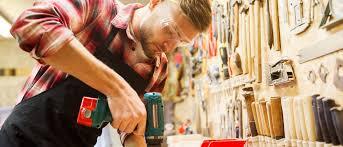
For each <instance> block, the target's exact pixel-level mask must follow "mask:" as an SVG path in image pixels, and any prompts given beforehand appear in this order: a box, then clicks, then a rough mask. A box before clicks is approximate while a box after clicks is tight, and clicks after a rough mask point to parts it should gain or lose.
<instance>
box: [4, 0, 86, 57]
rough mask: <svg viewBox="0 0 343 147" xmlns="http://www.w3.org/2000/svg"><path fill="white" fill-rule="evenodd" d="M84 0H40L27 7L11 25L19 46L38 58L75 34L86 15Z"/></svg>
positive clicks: (80, 27)
mask: <svg viewBox="0 0 343 147" xmlns="http://www.w3.org/2000/svg"><path fill="white" fill-rule="evenodd" d="M86 5H87V4H86V2H85V0H40V1H36V2H35V3H34V4H33V7H31V8H29V9H26V10H25V11H24V12H23V13H22V14H21V15H20V16H19V17H18V18H17V20H16V21H15V23H14V24H13V26H12V28H11V34H12V36H13V37H14V38H15V39H16V40H17V41H18V42H19V46H20V48H21V49H23V50H24V51H26V52H29V53H30V55H31V56H32V57H33V58H35V59H37V60H38V61H40V62H41V60H40V59H41V58H42V57H46V56H49V55H52V54H54V53H55V52H56V51H58V50H59V49H60V48H61V47H63V46H64V45H65V44H66V43H68V42H69V41H71V40H72V39H74V38H75V36H74V33H75V32H78V31H80V30H81V29H82V28H83V27H84V25H85V21H86V20H87V18H86V16H89V14H87V13H89V12H87V11H86V10H87V8H86Z"/></svg>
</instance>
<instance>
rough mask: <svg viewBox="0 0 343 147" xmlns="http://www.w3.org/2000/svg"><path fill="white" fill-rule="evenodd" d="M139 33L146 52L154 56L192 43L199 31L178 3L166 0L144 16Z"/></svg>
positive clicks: (149, 55)
mask: <svg viewBox="0 0 343 147" xmlns="http://www.w3.org/2000/svg"><path fill="white" fill-rule="evenodd" d="M139 33H140V36H141V39H140V42H141V44H142V47H143V50H144V52H145V54H146V55H147V56H148V57H154V56H155V55H156V54H158V53H160V52H165V53H168V52H170V51H172V50H173V49H175V48H176V47H178V46H182V45H185V44H187V43H188V44H191V43H192V40H193V38H195V37H196V36H197V34H198V33H199V31H198V30H197V29H196V28H195V27H194V26H193V25H192V24H191V22H190V20H189V18H187V16H186V15H184V14H183V12H182V10H181V9H180V7H179V5H178V4H176V3H174V2H170V1H168V0H166V1H164V2H161V3H160V4H158V5H156V6H155V8H154V9H152V12H151V15H149V16H147V17H146V18H142V22H141V25H140V29H139Z"/></svg>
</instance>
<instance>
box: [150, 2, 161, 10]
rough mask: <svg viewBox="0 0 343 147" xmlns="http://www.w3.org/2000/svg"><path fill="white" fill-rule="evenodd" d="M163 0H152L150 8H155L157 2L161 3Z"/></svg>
mask: <svg viewBox="0 0 343 147" xmlns="http://www.w3.org/2000/svg"><path fill="white" fill-rule="evenodd" d="M162 1H163V0H150V3H149V8H150V9H154V8H155V7H156V5H157V4H159V3H160V2H162Z"/></svg>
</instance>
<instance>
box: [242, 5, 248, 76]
mask: <svg viewBox="0 0 343 147" xmlns="http://www.w3.org/2000/svg"><path fill="white" fill-rule="evenodd" d="M247 12H248V6H247V5H245V4H242V6H241V8H240V18H241V27H240V30H241V31H240V32H241V34H240V36H241V37H240V38H241V41H240V42H241V46H242V52H243V56H242V61H243V62H242V70H243V74H247V73H249V67H248V64H249V62H248V46H247V41H248V40H247V36H248V35H247V33H248V32H247V29H246V23H248V21H247V20H246V19H247V18H246V17H247Z"/></svg>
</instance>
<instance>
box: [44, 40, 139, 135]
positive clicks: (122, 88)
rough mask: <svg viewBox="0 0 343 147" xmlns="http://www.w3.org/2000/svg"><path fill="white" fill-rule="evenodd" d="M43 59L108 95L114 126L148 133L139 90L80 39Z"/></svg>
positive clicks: (121, 129)
mask: <svg viewBox="0 0 343 147" xmlns="http://www.w3.org/2000/svg"><path fill="white" fill-rule="evenodd" d="M43 60H44V61H45V62H46V63H47V64H49V65H51V66H53V67H54V68H56V69H59V70H61V71H63V72H66V73H68V74H70V75H73V76H74V77H76V78H78V79H79V80H81V81H82V82H84V83H86V84H87V85H89V86H91V87H93V88H94V89H96V90H98V91H100V92H101V93H103V94H105V95H106V96H108V104H109V108H110V110H111V113H112V118H113V122H112V126H113V127H114V128H118V129H119V130H120V131H122V132H126V133H132V132H133V131H134V132H133V133H135V134H137V135H144V131H145V124H146V110H145V106H144V104H143V102H142V101H141V99H140V98H139V96H138V95H137V93H136V91H134V90H133V89H132V88H131V86H130V85H129V84H128V83H127V82H126V81H125V80H124V79H123V78H122V77H121V76H120V75H119V74H117V73H116V72H115V71H113V70H112V69H110V68H109V67H108V66H106V65H105V64H104V63H102V62H101V61H99V60H98V59H96V58H95V57H94V56H93V55H92V54H90V53H89V52H88V51H87V49H86V48H85V47H84V46H83V45H82V44H81V43H80V42H79V41H78V40H77V39H73V40H72V41H70V42H69V43H67V44H66V45H65V46H64V47H62V48H61V49H59V50H58V51H57V52H56V53H54V54H53V55H50V56H47V57H44V58H43Z"/></svg>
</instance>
